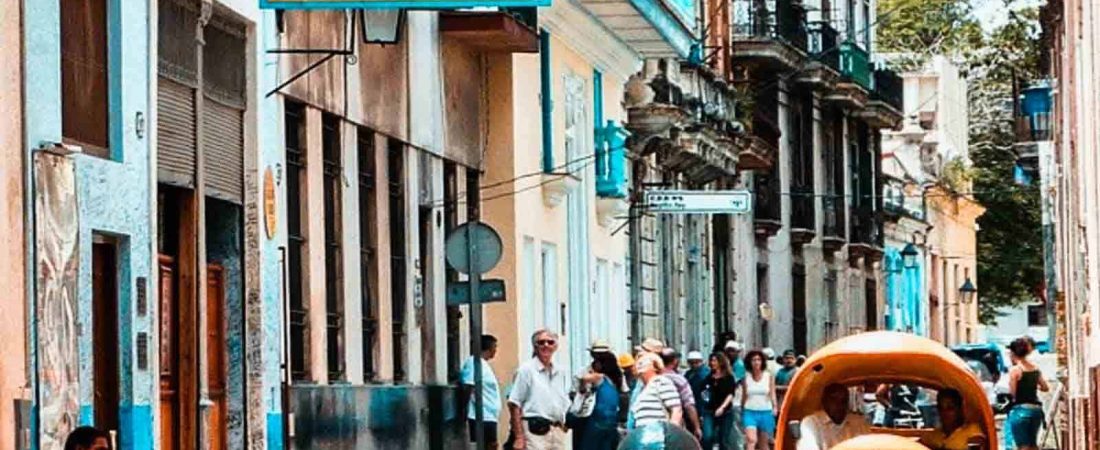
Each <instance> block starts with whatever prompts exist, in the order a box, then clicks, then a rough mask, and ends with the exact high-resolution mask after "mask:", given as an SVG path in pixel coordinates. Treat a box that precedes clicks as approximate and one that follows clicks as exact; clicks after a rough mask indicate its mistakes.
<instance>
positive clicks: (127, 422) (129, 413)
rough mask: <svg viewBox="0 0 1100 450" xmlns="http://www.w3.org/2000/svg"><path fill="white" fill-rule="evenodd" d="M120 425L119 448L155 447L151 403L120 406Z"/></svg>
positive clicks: (143, 449)
mask: <svg viewBox="0 0 1100 450" xmlns="http://www.w3.org/2000/svg"><path fill="white" fill-rule="evenodd" d="M118 427H119V428H120V430H119V431H120V434H119V436H118V448H119V450H152V449H153V408H150V407H149V405H131V406H123V407H122V408H119V411H118Z"/></svg>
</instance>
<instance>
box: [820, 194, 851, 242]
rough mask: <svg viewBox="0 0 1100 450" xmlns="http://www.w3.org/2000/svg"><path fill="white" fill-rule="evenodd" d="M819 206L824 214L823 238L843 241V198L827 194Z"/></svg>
mask: <svg viewBox="0 0 1100 450" xmlns="http://www.w3.org/2000/svg"><path fill="white" fill-rule="evenodd" d="M821 205H822V208H823V209H824V213H825V223H824V224H822V225H823V228H824V231H825V236H828V237H835V238H841V239H844V238H845V236H844V225H845V223H844V219H845V214H844V197H842V196H840V195H836V194H827V195H826V196H825V198H823V199H822V202H821Z"/></svg>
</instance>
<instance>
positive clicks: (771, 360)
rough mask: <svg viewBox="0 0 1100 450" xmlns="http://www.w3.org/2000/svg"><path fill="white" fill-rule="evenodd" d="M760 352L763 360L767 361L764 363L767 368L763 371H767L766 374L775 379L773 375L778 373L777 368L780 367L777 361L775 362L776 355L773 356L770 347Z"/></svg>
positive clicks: (773, 353)
mask: <svg viewBox="0 0 1100 450" xmlns="http://www.w3.org/2000/svg"><path fill="white" fill-rule="evenodd" d="M760 352H761V353H763V354H764V358H766V359H767V361H764V363H765V365H766V366H767V367H765V370H767V371H768V373H770V374H771V375H772V378H775V374H777V373H779V368H780V367H781V366H780V365H779V361H776V356H777V355H776V354H775V350H774V349H772V348H771V347H764V349H763V350H761V351H760Z"/></svg>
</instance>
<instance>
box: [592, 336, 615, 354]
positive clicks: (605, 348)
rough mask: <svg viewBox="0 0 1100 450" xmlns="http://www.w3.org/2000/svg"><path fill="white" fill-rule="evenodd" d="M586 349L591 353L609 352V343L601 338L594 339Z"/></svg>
mask: <svg viewBox="0 0 1100 450" xmlns="http://www.w3.org/2000/svg"><path fill="white" fill-rule="evenodd" d="M588 351H589V352H592V353H611V344H608V343H607V341H605V340H603V339H596V340H594V341H592V345H591V346H589V347H588Z"/></svg>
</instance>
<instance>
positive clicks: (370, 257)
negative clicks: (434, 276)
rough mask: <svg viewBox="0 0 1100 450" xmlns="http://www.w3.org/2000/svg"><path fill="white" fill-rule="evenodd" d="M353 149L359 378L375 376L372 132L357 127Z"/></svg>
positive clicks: (375, 330) (375, 320)
mask: <svg viewBox="0 0 1100 450" xmlns="http://www.w3.org/2000/svg"><path fill="white" fill-rule="evenodd" d="M357 139H358V143H357V144H358V145H357V147H358V148H357V151H358V154H359V285H360V286H361V287H362V294H361V295H362V305H363V317H362V321H363V378H364V379H366V380H367V381H373V380H374V379H375V377H376V376H377V368H376V367H375V362H374V346H375V342H377V340H378V339H377V334H376V333H377V332H378V313H377V310H376V305H375V302H374V291H373V290H372V286H374V285H375V279H374V267H376V266H375V264H377V261H375V259H374V252H375V250H374V249H375V247H374V246H375V241H374V239H375V237H374V235H375V233H374V231H373V228H374V220H375V218H376V217H378V211H377V210H376V203H377V202H375V200H374V180H375V163H374V158H375V153H374V133H372V132H371V131H370V130H368V129H366V128H360V129H359V133H358V138H357Z"/></svg>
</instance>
